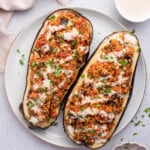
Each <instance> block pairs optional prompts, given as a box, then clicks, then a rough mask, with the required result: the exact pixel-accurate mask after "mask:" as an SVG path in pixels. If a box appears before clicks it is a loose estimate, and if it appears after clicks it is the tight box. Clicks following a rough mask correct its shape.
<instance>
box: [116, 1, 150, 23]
mask: <svg viewBox="0 0 150 150" xmlns="http://www.w3.org/2000/svg"><path fill="white" fill-rule="evenodd" d="M115 6H116V8H117V10H118V12H119V13H120V15H121V16H122V17H124V18H125V19H126V20H128V21H131V22H143V21H146V20H147V19H150V1H149V0H138V1H137V0H115Z"/></svg>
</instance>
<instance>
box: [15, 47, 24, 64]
mask: <svg viewBox="0 0 150 150" xmlns="http://www.w3.org/2000/svg"><path fill="white" fill-rule="evenodd" d="M17 53H18V54H20V53H21V52H20V50H19V49H17ZM20 57H21V58H20V59H19V63H20V65H24V60H25V55H24V54H20Z"/></svg>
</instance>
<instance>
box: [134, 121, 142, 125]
mask: <svg viewBox="0 0 150 150" xmlns="http://www.w3.org/2000/svg"><path fill="white" fill-rule="evenodd" d="M141 123H142V121H140V120H138V121H137V122H135V124H134V126H138V125H140V124H141Z"/></svg>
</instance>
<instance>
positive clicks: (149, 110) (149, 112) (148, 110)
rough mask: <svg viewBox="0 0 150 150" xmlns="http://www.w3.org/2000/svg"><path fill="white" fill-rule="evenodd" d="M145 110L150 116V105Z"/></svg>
mask: <svg viewBox="0 0 150 150" xmlns="http://www.w3.org/2000/svg"><path fill="white" fill-rule="evenodd" d="M144 112H145V113H146V114H147V116H148V117H150V107H149V108H145V109H144Z"/></svg>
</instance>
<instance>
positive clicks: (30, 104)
mask: <svg viewBox="0 0 150 150" xmlns="http://www.w3.org/2000/svg"><path fill="white" fill-rule="evenodd" d="M27 105H28V107H29V109H31V108H32V107H33V106H34V105H35V104H33V102H31V101H29V102H28V104H27Z"/></svg>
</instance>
